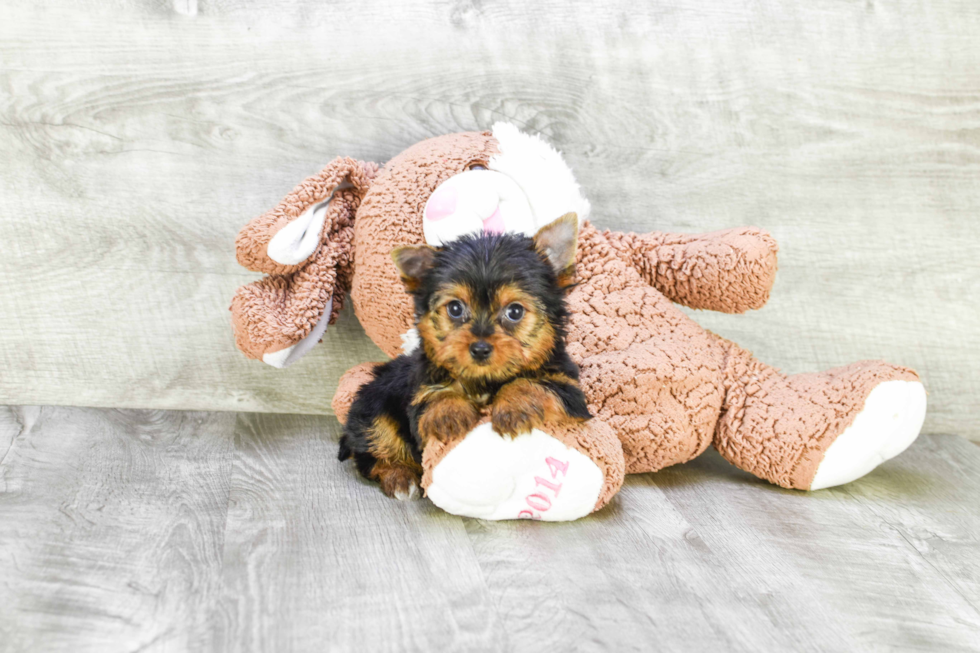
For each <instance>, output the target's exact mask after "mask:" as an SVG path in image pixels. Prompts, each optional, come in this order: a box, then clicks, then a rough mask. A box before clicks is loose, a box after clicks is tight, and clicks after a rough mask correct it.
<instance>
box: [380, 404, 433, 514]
mask: <svg viewBox="0 0 980 653" xmlns="http://www.w3.org/2000/svg"><path fill="white" fill-rule="evenodd" d="M401 431H402V429H401V426H400V425H399V423H398V421H397V420H395V419H393V418H392V417H390V416H389V415H379V416H378V417H376V418H375V419H374V422H373V423H372V425H371V428H370V429H368V432H367V443H368V452H369V453H370V454H371V455H372V456H373V457H374V459H375V461H376V462H375V463H374V465H373V466H372V467H371V469H370V471H369V472H368V475H367V476H368V478H370V479H372V480H375V481H378V483H380V484H381V491H382V492H384V493H385V494H387V495H388V496H389V497H392V498H393V499H399V500H401V501H406V500H408V499H415V498H416V497H418V496H419V494H420V492H419V483H420V482H421V481H422V466H421V465H419V464H418V463H417V462H416V461H415V458H414V457H413V456H412V451H411V449H410V448H409V446H408V442H407V440H406V436H407V435H408V434H403V433H402V432H401Z"/></svg>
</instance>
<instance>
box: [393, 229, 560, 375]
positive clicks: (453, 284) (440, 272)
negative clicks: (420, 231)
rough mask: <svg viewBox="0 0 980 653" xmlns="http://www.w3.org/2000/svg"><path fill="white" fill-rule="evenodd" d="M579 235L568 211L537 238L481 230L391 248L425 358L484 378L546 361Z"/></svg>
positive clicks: (456, 371)
mask: <svg viewBox="0 0 980 653" xmlns="http://www.w3.org/2000/svg"><path fill="white" fill-rule="evenodd" d="M577 239H578V217H577V216H576V215H575V214H574V213H569V214H566V215H564V216H562V217H561V218H559V219H558V220H555V221H554V222H552V223H551V224H549V225H547V226H545V227H543V228H542V229H541V230H540V231H539V232H538V233H537V234H536V235H535V236H534V238H528V237H526V236H522V235H518V234H489V233H484V234H482V235H479V236H463V237H461V238H459V239H457V240H455V241H453V242H451V243H450V244H448V245H446V246H445V247H442V248H433V247H429V246H427V245H419V246H411V247H400V248H398V249H396V250H395V251H394V252H392V258H393V259H394V261H395V265H397V266H398V269H399V271H400V272H401V278H402V282H403V283H404V284H405V288H406V289H407V290H408V292H409V293H411V294H412V295H413V296H414V299H415V316H416V326H417V328H418V331H419V336H420V338H421V340H422V346H423V347H424V348H425V353H426V355H427V356H428V358H429V360H430V361H432V362H433V363H434V364H436V365H438V366H440V367H442V368H444V369H446V370H447V371H448V372H449V373H450V374H451V375H452V376H454V377H455V378H458V379H461V380H464V381H482V382H502V381H506V380H507V379H510V378H513V377H515V376H516V375H518V374H519V373H521V372H526V371H532V370H535V369H537V368H539V367H540V366H541V365H543V364H544V363H545V362H546V361H547V360H548V358H549V357H550V355H551V352H552V350H553V349H554V347H555V345H556V343H557V342H558V341H559V340H560V339H561V338H563V337H564V335H565V321H566V319H567V310H566V308H565V290H566V288H567V287H568V286H569V285H570V284H571V280H572V275H573V273H574V262H575V246H576V241H577Z"/></svg>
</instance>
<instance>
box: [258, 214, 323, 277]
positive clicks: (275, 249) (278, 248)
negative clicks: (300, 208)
mask: <svg viewBox="0 0 980 653" xmlns="http://www.w3.org/2000/svg"><path fill="white" fill-rule="evenodd" d="M329 204H330V202H329V201H327V202H320V203H319V204H314V205H313V206H311V207H310V208H308V209H306V211H305V212H304V213H303V215H301V216H299V217H298V218H296V219H295V220H293V221H292V222H290V223H289V224H287V225H286V226H285V227H283V228H282V229H280V230H279V231H278V232H276V235H275V236H273V237H272V240H270V241H269V245H268V246H267V247H266V252H267V253H268V254H269V258H271V259H272V260H273V261H275V262H276V263H280V264H282V265H298V264H300V263H302V262H303V261H305V260H306V259H308V258H310V256H312V255H313V252H315V251H316V248H317V246H318V245H319V244H320V232H321V231H323V221H324V220H325V219H326V217H327V206H328V205H329Z"/></svg>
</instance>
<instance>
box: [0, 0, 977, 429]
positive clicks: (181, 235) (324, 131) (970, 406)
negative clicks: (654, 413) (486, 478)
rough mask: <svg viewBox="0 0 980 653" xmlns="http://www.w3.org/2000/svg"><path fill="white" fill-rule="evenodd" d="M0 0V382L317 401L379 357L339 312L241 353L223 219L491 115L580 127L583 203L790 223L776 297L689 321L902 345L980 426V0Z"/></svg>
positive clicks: (87, 399)
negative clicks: (293, 353)
mask: <svg viewBox="0 0 980 653" xmlns="http://www.w3.org/2000/svg"><path fill="white" fill-rule="evenodd" d="M192 9H193V10H194V11H192ZM195 11H196V14H195ZM0 13H2V14H3V20H2V21H0V152H2V153H3V156H2V157H0V242H3V243H4V244H5V247H4V255H3V256H2V257H0V280H2V281H3V292H0V369H2V370H3V374H0V401H2V402H7V403H62V404H76V405H79V404H80V405H102V406H121V407H150V408H159V407H179V408H190V409H224V410H253V411H281V412H300V413H318V412H328V411H329V402H330V397H331V395H332V393H333V389H334V387H335V384H336V381H337V380H338V378H339V376H340V374H341V373H342V372H343V371H344V370H346V369H348V368H349V367H351V366H352V365H354V364H356V363H358V362H362V361H365V360H372V359H378V358H380V356H381V355H380V352H378V350H377V349H376V348H374V346H373V345H372V344H371V343H370V342H368V341H367V340H366V339H365V338H364V335H363V333H362V332H361V330H360V327H359V325H358V324H357V322H356V320H355V319H353V317H352V316H350V315H349V314H348V315H347V316H346V317H345V320H344V322H343V323H342V324H341V325H339V326H338V327H336V328H334V329H333V330H332V331H331V332H330V333H329V335H328V339H327V340H326V342H325V344H324V345H323V346H321V347H319V348H317V350H316V351H315V352H314V353H313V354H311V355H310V356H308V357H307V358H306V359H305V360H304V361H302V362H301V363H300V364H298V365H297V366H294V367H293V368H291V369H289V370H286V371H277V370H273V369H270V368H267V367H265V366H263V365H261V364H258V363H255V362H250V361H247V360H245V359H244V358H243V357H242V356H241V355H240V354H238V353H237V351H236V350H235V349H234V345H233V341H232V338H231V334H230V327H229V319H228V314H227V312H226V309H227V306H228V303H229V300H230V297H231V294H232V292H233V291H234V289H235V287H237V286H238V285H240V284H241V283H244V282H246V281H248V280H250V279H252V278H254V276H253V275H251V274H250V273H248V272H246V271H244V270H242V269H240V268H239V267H238V266H237V264H236V263H235V260H234V256H233V239H234V235H235V233H236V231H237V229H238V228H239V227H240V226H241V225H242V224H243V223H244V222H245V221H246V220H248V219H249V218H250V217H252V216H254V215H257V214H259V213H261V212H263V211H265V210H266V209H267V208H269V207H270V206H272V205H274V204H275V202H276V201H277V200H278V199H279V198H280V197H281V196H282V195H283V194H285V193H286V192H287V191H288V190H289V189H290V188H291V187H292V186H293V185H294V184H295V183H296V182H297V181H298V180H299V179H301V178H303V177H304V176H306V175H307V174H310V173H311V172H313V171H315V170H316V169H317V168H318V166H319V165H321V164H322V163H324V162H326V161H327V160H329V159H331V158H332V157H334V156H335V155H338V154H345V155H353V156H356V157H359V158H363V159H369V160H375V161H385V160H386V159H387V158H389V157H391V156H393V155H394V154H396V153H398V152H399V151H401V150H402V149H404V148H405V147H406V146H408V145H410V144H412V143H414V142H416V141H418V140H421V139H422V138H425V137H428V136H432V135H436V134H441V133H447V132H453V131H458V130H465V129H479V128H485V127H487V126H489V125H490V124H492V123H493V122H494V121H496V120H501V119H506V120H511V121H513V122H515V123H517V124H519V125H521V126H523V127H524V128H526V129H528V130H531V131H533V132H537V133H540V134H542V135H544V136H545V137H546V138H548V139H549V140H550V141H552V142H553V143H554V144H555V145H557V146H558V147H559V148H561V149H562V150H563V151H564V152H565V155H566V157H567V158H568V160H569V162H570V164H571V165H572V167H573V169H574V170H575V171H576V173H577V175H578V178H579V180H580V181H581V183H582V185H583V187H584V188H585V191H586V193H587V195H588V196H589V198H590V199H591V201H592V203H593V206H594V221H595V222H596V223H597V224H599V225H600V226H606V227H611V228H618V229H631V230H637V231H645V230H651V229H663V230H676V231H688V232H695V231H709V230H713V229H720V228H725V227H730V226H737V225H742V224H755V225H758V226H761V227H764V228H766V229H769V230H770V231H772V232H773V233H774V234H775V236H776V238H777V239H778V241H779V243H780V245H781V259H780V272H779V274H778V276H777V281H776V287H775V291H774V294H773V298H772V300H771V302H770V304H769V305H768V306H767V307H766V308H764V309H763V310H761V311H758V312H755V313H752V314H750V315H745V316H725V315H718V314H712V313H700V314H698V315H696V319H698V321H700V322H701V323H702V324H703V325H704V326H706V327H708V328H711V329H712V330H714V331H716V332H718V333H720V334H722V335H724V336H727V337H730V338H732V339H733V340H735V341H737V342H739V343H740V344H741V345H743V346H744V347H746V348H748V349H750V350H752V351H754V352H755V353H756V354H757V355H758V356H759V357H760V358H762V359H763V360H766V361H767V362H770V363H772V364H775V365H777V366H780V367H782V368H783V369H785V370H786V371H789V372H797V371H806V370H815V369H820V368H826V367H830V366H834V365H838V364H843V363H847V362H851V361H853V360H857V359H862V358H885V359H888V360H891V361H893V362H896V363H901V364H904V365H908V366H911V367H915V368H917V369H918V370H919V371H920V373H921V374H922V376H923V378H924V380H925V382H926V384H927V387H928V388H929V390H930V402H931V403H930V412H929V416H928V419H927V422H926V431H928V432H956V433H961V434H964V435H966V436H968V437H971V438H974V439H980V426H978V422H977V421H976V420H975V419H973V417H974V416H975V415H976V414H977V413H978V411H980V375H978V374H977V372H976V370H977V363H978V360H977V352H978V351H980V329H977V328H976V324H977V323H978V321H980V304H978V302H976V301H975V297H976V296H977V295H978V293H980V263H978V259H977V257H976V251H977V247H978V246H980V222H978V221H977V219H976V216H977V215H978V213H980V183H978V179H980V40H978V39H977V38H976V35H977V34H978V33H980V6H978V5H977V4H976V3H975V2H974V1H973V0H949V1H948V2H943V3H936V2H929V1H928V0H873V1H868V2H850V3H845V2H839V1H836V0H813V1H811V2H805V3H801V2H788V1H786V0H679V1H678V0H671V1H670V2H667V1H661V0H654V1H652V2H646V3H639V4H638V3H635V2H626V1H625V0H603V1H602V2H588V3H586V2H565V1H563V0H562V1H559V0H541V1H539V2H533V3H528V2H519V1H517V0H508V1H504V2H494V3H486V2H469V1H467V0H424V1H420V2H413V3H387V2H380V1H378V0H368V1H365V2H360V3H357V4H356V5H349V4H347V5H345V4H338V3H322V2H314V1H312V0H286V1H283V2H250V3H237V2H229V1H227V0H212V1H208V0H202V1H201V2H197V3H187V2H163V1H150V0H146V1H144V2H134V3H121V2H109V3H106V2H96V1H95V0H80V1H78V2H72V3H53V2H35V3H27V2H16V1H15V0H0ZM422 35H424V37H423V36H422Z"/></svg>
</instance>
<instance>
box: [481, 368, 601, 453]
mask: <svg viewBox="0 0 980 653" xmlns="http://www.w3.org/2000/svg"><path fill="white" fill-rule="evenodd" d="M589 417H591V415H590V414H589V410H588V408H587V407H586V405H585V396H584V395H583V394H582V391H581V390H580V389H579V387H578V385H577V384H576V383H575V381H574V380H572V379H570V378H569V377H566V376H564V375H560V374H556V375H551V376H548V377H543V378H541V379H527V378H521V379H516V380H514V381H511V382H510V383H508V384H506V385H505V386H503V387H502V388H501V389H500V390H499V391H498V392H497V396H496V397H494V400H493V406H492V407H491V409H490V421H491V424H492V425H493V430H494V431H496V432H497V433H499V434H500V435H506V436H509V437H514V436H516V435H517V434H519V433H528V432H530V431H531V430H533V429H536V428H541V427H542V426H544V425H545V423H547V422H564V421H569V420H575V421H581V420H584V419H588V418H589Z"/></svg>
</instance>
